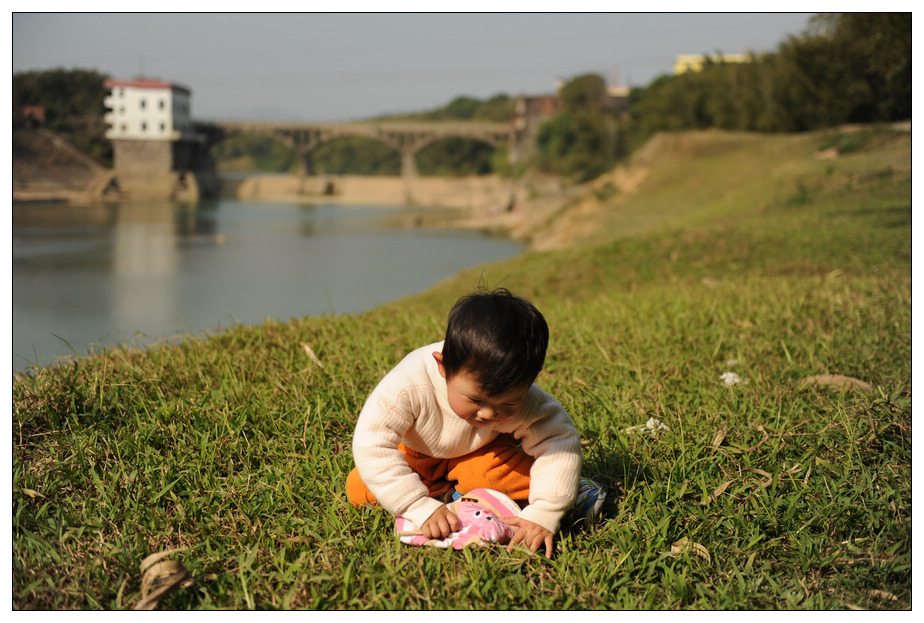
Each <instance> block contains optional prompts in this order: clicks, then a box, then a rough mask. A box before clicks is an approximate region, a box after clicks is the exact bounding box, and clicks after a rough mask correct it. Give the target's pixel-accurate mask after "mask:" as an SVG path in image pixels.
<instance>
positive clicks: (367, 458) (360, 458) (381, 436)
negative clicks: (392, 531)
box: [353, 387, 442, 526]
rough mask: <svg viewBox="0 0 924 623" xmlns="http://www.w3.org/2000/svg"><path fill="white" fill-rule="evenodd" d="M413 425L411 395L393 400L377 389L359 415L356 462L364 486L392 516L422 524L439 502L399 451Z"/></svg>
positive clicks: (354, 449) (355, 434) (440, 504)
mask: <svg viewBox="0 0 924 623" xmlns="http://www.w3.org/2000/svg"><path fill="white" fill-rule="evenodd" d="M413 422H414V416H413V409H412V407H411V405H410V398H409V396H408V392H406V391H405V392H401V393H399V394H398V397H397V398H393V397H392V396H391V395H390V394H389V392H388V391H385V390H384V389H383V388H382V387H379V388H376V390H375V391H373V392H372V394H371V395H370V396H369V399H368V400H367V401H366V404H365V406H364V407H363V410H362V412H360V415H359V420H358V421H357V423H356V431H355V432H354V434H353V459H354V461H355V462H356V469H357V470H358V471H359V476H360V478H362V481H363V483H364V484H365V485H366V487H368V488H369V491H370V492H372V494H373V495H374V496H375V497H376V499H377V500H378V501H379V503H380V504H381V505H382V506H383V507H384V508H385V509H386V510H387V511H388V512H390V513H391V514H393V515H395V516H396V517H397V516H403V517H405V518H407V519H409V520H411V521H413V522H414V523H415V524H416V525H418V526H420V525H422V524H423V523H424V522H425V521H426V520H427V518H428V517H430V515H432V514H433V513H434V512H435V511H436V509H438V508H439V507H440V506H442V503H441V502H440V501H439V500H435V499H432V498H430V497H428V491H427V487H426V486H425V485H424V484H423V482H421V480H420V477H419V476H418V475H417V474H416V473H415V472H414V471H413V470H412V469H411V468H410V467H409V466H408V464H407V461H405V460H404V455H403V454H402V452H401V450H399V449H398V444H399V443H400V441H401V439H402V437H403V436H404V434H405V433H406V432H407V430H408V429H409V428H410V427H411V426H412V424H413Z"/></svg>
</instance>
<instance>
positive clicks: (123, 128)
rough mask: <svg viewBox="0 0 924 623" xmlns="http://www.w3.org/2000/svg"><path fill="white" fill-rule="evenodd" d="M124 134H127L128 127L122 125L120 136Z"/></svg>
mask: <svg viewBox="0 0 924 623" xmlns="http://www.w3.org/2000/svg"><path fill="white" fill-rule="evenodd" d="M126 132H128V125H126V124H124V123H123V124H122V134H125V133H126Z"/></svg>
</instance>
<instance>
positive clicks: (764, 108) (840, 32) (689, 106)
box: [13, 13, 911, 181]
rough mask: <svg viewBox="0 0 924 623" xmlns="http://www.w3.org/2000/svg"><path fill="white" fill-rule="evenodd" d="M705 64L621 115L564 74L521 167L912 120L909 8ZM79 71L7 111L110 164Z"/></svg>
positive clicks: (474, 145) (251, 154)
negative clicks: (31, 109) (706, 133)
mask: <svg viewBox="0 0 924 623" xmlns="http://www.w3.org/2000/svg"><path fill="white" fill-rule="evenodd" d="M706 56H707V59H706V62H705V65H704V67H703V68H702V70H700V71H696V72H689V73H684V74H680V75H662V76H660V77H658V78H657V79H655V80H654V81H653V82H651V83H650V84H649V85H648V86H645V87H641V88H636V89H633V90H632V91H631V93H630V94H629V99H628V103H627V107H626V109H625V110H613V109H612V108H611V107H608V106H606V105H605V103H606V101H607V98H606V84H605V82H604V80H603V78H601V77H600V76H598V75H595V74H586V75H582V76H578V77H575V78H573V79H571V80H569V81H568V82H567V83H566V84H565V85H564V86H563V87H562V89H561V90H560V92H559V94H558V95H559V99H560V112H559V113H558V114H557V115H555V116H554V117H553V118H551V119H549V120H548V121H546V122H545V123H544V124H542V125H541V126H540V128H539V130H538V132H537V134H536V145H535V150H534V156H533V159H532V161H531V162H530V163H529V164H528V166H532V167H535V168H537V169H540V170H543V171H547V172H551V173H556V174H559V175H563V176H566V177H568V178H571V179H574V180H576V181H585V180H588V179H592V178H593V177H596V176H598V175H600V174H601V173H603V172H605V171H607V170H609V169H610V168H611V167H612V166H613V165H614V164H616V163H617V162H618V161H619V160H621V159H623V158H625V157H626V156H627V155H629V154H630V153H631V152H632V151H633V150H634V149H636V148H637V147H639V146H640V145H641V144H643V143H644V142H645V141H647V140H648V139H649V138H650V137H651V136H653V135H654V134H655V133H657V132H661V131H678V130H696V129H706V128H717V129H722V130H733V131H750V132H804V131H810V130H818V129H823V128H828V127H835V126H838V125H842V124H848V123H880V122H891V121H898V120H906V119H910V118H911V14H910V13H845V14H818V15H815V16H813V17H812V18H811V19H810V20H809V22H808V25H807V28H806V30H805V32H803V33H802V34H800V35H797V36H791V37H789V38H788V39H787V40H786V41H785V42H783V43H782V44H781V45H780V46H779V48H778V50H776V51H775V52H771V53H766V54H761V55H758V54H752V55H751V56H750V59H749V62H746V63H737V62H736V63H731V62H724V61H723V60H722V57H721V54H716V55H706ZM106 77H107V76H105V75H103V74H100V73H97V72H95V71H86V70H70V71H68V70H63V69H57V70H51V71H44V72H24V73H16V74H14V76H13V106H14V109H15V108H17V107H21V106H26V105H41V106H44V107H45V108H46V111H47V112H46V115H47V116H46V124H47V126H48V127H49V128H51V129H54V130H57V131H59V132H62V133H64V134H66V135H68V136H69V137H70V138H72V140H74V142H75V144H77V145H78V147H80V148H82V149H84V150H85V151H87V152H88V153H90V154H91V155H93V156H94V157H96V158H97V159H98V160H100V161H102V162H104V163H105V162H106V158H107V157H108V158H110V159H111V147H110V146H109V144H108V141H106V140H105V138H104V136H103V134H104V131H105V128H104V127H103V124H102V114H103V112H104V111H103V105H102V102H103V97H104V95H105V94H104V91H103V88H102V83H103V80H105V78H106ZM515 104H516V100H515V99H514V98H510V97H508V96H507V95H503V94H498V95H495V96H494V97H491V98H489V99H487V100H478V99H476V98H472V97H467V96H463V97H457V98H455V99H454V100H452V101H451V102H449V103H448V104H447V105H446V106H443V107H441V108H438V109H436V110H432V111H424V112H419V113H413V114H404V115H389V116H382V117H379V118H378V119H379V120H427V121H439V120H469V121H493V122H498V121H499V122H505V121H511V120H512V119H513V117H514V108H515ZM214 155H215V157H216V159H217V161H218V162H219V165H220V166H221V165H222V164H223V163H224V164H227V165H228V166H229V167H234V166H237V167H238V168H240V167H241V166H253V167H257V168H259V169H262V170H275V171H294V170H297V168H298V162H297V158H296V157H295V154H294V153H292V151H291V150H290V149H289V148H287V147H285V146H284V145H282V143H280V142H278V141H276V140H275V139H272V138H271V137H260V136H240V137H233V138H230V139H228V140H226V141H224V142H222V143H221V144H219V145H217V146H216V147H215V153H214ZM312 166H313V170H314V171H315V172H316V173H328V174H359V175H398V174H399V173H400V170H401V157H400V154H398V153H397V152H395V150H393V149H391V148H389V147H388V146H386V145H383V144H381V143H378V142H376V141H373V140H371V139H363V138H358V137H354V138H350V137H346V138H342V139H339V140H336V141H333V142H331V143H329V144H327V145H324V146H322V147H320V148H319V149H318V150H317V151H315V152H314V154H312ZM417 166H418V171H419V172H420V173H421V174H423V175H473V174H474V175H480V174H486V173H502V174H511V170H510V166H509V164H507V163H506V158H505V154H503V153H499V152H498V150H495V149H494V148H492V147H491V146H489V145H486V144H485V143H482V142H479V141H472V140H465V139H447V140H443V141H437V142H435V143H433V144H431V145H429V146H427V147H426V148H425V149H423V150H422V151H421V152H420V153H419V154H418V159H417Z"/></svg>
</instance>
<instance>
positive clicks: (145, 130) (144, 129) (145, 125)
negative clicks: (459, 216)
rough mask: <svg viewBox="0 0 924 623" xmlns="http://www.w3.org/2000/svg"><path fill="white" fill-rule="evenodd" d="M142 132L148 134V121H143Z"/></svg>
mask: <svg viewBox="0 0 924 623" xmlns="http://www.w3.org/2000/svg"><path fill="white" fill-rule="evenodd" d="M141 131H142V132H147V131H148V122H147V121H142V122H141Z"/></svg>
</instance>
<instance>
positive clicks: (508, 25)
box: [12, 12, 812, 123]
mask: <svg viewBox="0 0 924 623" xmlns="http://www.w3.org/2000/svg"><path fill="white" fill-rule="evenodd" d="M811 15H812V14H811V13H687V14H680V13H516V12H514V13H511V12H506V13H455V14H453V13H413V12H412V13H377V14H376V13H363V12H358V13H226V14H220V13H147V14H145V13H26V12H19V13H15V12H14V13H13V16H12V17H13V20H12V29H13V71H14V73H15V72H19V71H28V70H44V69H55V68H65V69H73V68H78V69H92V70H96V71H98V72H100V73H104V74H107V75H109V76H110V77H112V78H117V79H124V80H128V79H133V78H137V77H139V76H145V77H150V78H159V79H162V80H167V81H170V82H174V83H177V84H180V85H182V86H184V87H187V88H189V89H190V90H191V91H192V116H193V118H194V119H196V120H198V121H302V122H308V123H324V122H335V121H350V120H357V119H368V118H371V117H376V116H379V115H383V114H396V113H410V112H420V111H424V110H432V109H434V108H438V107H440V106H444V105H446V104H448V103H449V102H450V101H452V100H453V99H454V98H456V97H459V96H468V97H474V98H477V99H480V100H485V99H488V98H490V97H492V96H494V95H498V94H504V95H508V96H511V97H514V96H517V95H542V94H549V93H554V92H555V85H556V82H557V81H558V80H567V79H569V78H573V77H575V76H579V75H582V74H587V73H596V74H599V75H600V76H602V77H603V78H604V79H606V80H607V81H608V82H611V83H612V82H619V83H620V84H623V85H627V86H634V87H638V86H646V85H647V84H649V83H650V82H651V81H652V80H654V79H655V78H657V77H658V76H660V75H662V74H669V73H672V67H673V63H674V58H675V56H676V55H678V54H703V53H708V54H712V53H716V52H721V53H726V54H731V53H742V52H746V51H754V52H758V53H760V52H771V51H775V50H777V49H778V47H779V44H780V43H782V42H784V41H785V40H786V39H787V38H788V37H789V36H798V35H800V34H802V33H803V32H804V30H805V29H806V27H807V25H808V21H809V18H810V17H811Z"/></svg>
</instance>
